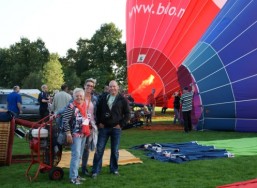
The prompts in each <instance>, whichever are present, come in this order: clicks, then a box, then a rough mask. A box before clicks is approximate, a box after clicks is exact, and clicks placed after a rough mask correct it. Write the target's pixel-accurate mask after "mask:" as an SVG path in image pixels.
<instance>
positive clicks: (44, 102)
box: [38, 84, 50, 119]
mask: <svg viewBox="0 0 257 188" xmlns="http://www.w3.org/2000/svg"><path fill="white" fill-rule="evenodd" d="M41 90H42V91H41V92H40V93H39V95H38V102H39V112H40V116H41V119H43V118H44V117H46V116H48V115H49V110H48V103H50V96H49V94H48V93H47V91H48V88H47V85H45V84H44V85H42V86H41Z"/></svg>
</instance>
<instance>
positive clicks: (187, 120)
mask: <svg viewBox="0 0 257 188" xmlns="http://www.w3.org/2000/svg"><path fill="white" fill-rule="evenodd" d="M190 86H191V87H192V90H191V91H189V90H188V87H184V88H183V94H182V96H181V99H180V102H181V105H182V114H183V120H184V131H185V132H186V133H188V132H189V131H192V121H191V110H192V102H193V96H194V91H195V87H194V85H193V83H192V84H190Z"/></svg>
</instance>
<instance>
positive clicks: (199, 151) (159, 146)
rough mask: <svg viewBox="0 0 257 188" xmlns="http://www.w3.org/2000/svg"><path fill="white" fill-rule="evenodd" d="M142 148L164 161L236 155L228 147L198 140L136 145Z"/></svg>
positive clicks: (184, 160) (136, 147)
mask: <svg viewBox="0 0 257 188" xmlns="http://www.w3.org/2000/svg"><path fill="white" fill-rule="evenodd" d="M133 149H142V150H145V151H148V152H147V153H146V155H147V156H149V157H150V158H152V159H156V160H159V161H162V162H174V163H183V162H187V161H192V160H201V159H214V158H228V157H234V155H233V154H232V153H230V152H228V151H227V150H226V149H216V148H215V146H205V145H201V144H198V143H197V142H196V141H192V142H184V143H151V144H142V145H138V146H134V147H133Z"/></svg>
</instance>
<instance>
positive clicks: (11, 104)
mask: <svg viewBox="0 0 257 188" xmlns="http://www.w3.org/2000/svg"><path fill="white" fill-rule="evenodd" d="M19 92H20V87H19V86H14V87H13V92H12V93H10V94H8V95H7V109H8V110H9V111H11V112H13V113H14V116H15V117H18V116H19V114H21V113H22V108H21V107H22V106H21V105H22V99H21V95H20V94H19Z"/></svg>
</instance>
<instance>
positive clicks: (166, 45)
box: [126, 0, 226, 106]
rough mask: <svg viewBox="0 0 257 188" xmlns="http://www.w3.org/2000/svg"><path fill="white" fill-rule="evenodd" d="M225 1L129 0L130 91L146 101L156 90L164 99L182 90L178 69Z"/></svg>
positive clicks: (161, 98)
mask: <svg viewBox="0 0 257 188" xmlns="http://www.w3.org/2000/svg"><path fill="white" fill-rule="evenodd" d="M225 2H226V0H201V1H199V0H177V1H171V0H127V7H126V24H127V27H126V33H127V35H126V37H127V40H126V45H127V63H128V91H129V93H131V94H132V97H133V98H134V99H135V101H137V102H142V103H145V102H146V98H147V95H148V94H149V93H150V92H151V90H152V88H155V89H156V95H155V97H156V99H157V105H159V106H160V105H161V104H162V101H163V96H164V95H167V97H168V98H171V96H172V94H173V93H174V92H175V91H178V90H180V87H181V86H180V85H179V82H178V77H177V70H178V67H179V66H180V65H181V64H182V62H183V61H184V60H185V58H186V57H187V55H188V54H189V53H190V51H191V50H192V48H193V47H194V45H195V44H196V43H197V42H198V41H199V39H200V38H201V36H202V35H203V34H204V32H205V31H206V29H207V28H208V26H209V25H210V24H211V22H212V21H213V19H214V18H215V16H216V15H217V14H218V12H219V11H220V9H221V8H222V7H223V5H224V4H225Z"/></svg>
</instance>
